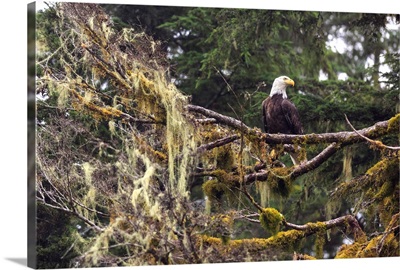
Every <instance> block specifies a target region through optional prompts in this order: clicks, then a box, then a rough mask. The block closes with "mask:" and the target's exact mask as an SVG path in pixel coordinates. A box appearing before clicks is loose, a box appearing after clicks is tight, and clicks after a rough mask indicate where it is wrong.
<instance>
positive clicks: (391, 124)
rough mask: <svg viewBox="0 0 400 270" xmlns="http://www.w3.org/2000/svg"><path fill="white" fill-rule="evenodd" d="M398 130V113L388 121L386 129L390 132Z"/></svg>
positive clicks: (399, 120) (399, 115) (399, 128)
mask: <svg viewBox="0 0 400 270" xmlns="http://www.w3.org/2000/svg"><path fill="white" fill-rule="evenodd" d="M399 130H400V113H398V114H396V115H395V116H393V117H392V118H390V119H389V121H388V128H387V131H388V132H389V133H391V132H398V131H399Z"/></svg>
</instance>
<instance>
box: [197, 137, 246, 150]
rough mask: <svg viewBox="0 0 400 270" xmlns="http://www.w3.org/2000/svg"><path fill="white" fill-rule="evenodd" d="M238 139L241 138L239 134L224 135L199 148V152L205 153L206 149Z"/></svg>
mask: <svg viewBox="0 0 400 270" xmlns="http://www.w3.org/2000/svg"><path fill="white" fill-rule="evenodd" d="M237 139H239V135H232V136H228V137H224V138H221V139H219V140H216V141H213V142H210V143H207V144H203V145H201V146H199V147H198V148H197V153H203V152H204V151H207V150H211V149H213V148H216V147H220V146H223V145H226V144H228V143H231V142H233V141H235V140H237Z"/></svg>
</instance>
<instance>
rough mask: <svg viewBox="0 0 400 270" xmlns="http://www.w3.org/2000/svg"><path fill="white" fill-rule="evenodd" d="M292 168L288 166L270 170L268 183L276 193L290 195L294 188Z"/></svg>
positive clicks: (284, 195)
mask: <svg viewBox="0 0 400 270" xmlns="http://www.w3.org/2000/svg"><path fill="white" fill-rule="evenodd" d="M290 172H291V169H290V168H286V167H277V168H273V169H271V170H270V171H269V174H268V180H267V182H268V185H269V187H270V190H271V192H272V193H273V194H274V195H279V196H282V197H288V196H289V194H290V192H291V190H292V186H293V185H292V178H291V175H290Z"/></svg>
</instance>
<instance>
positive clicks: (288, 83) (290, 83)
mask: <svg viewBox="0 0 400 270" xmlns="http://www.w3.org/2000/svg"><path fill="white" fill-rule="evenodd" d="M285 83H286V84H287V85H291V86H294V81H293V80H292V79H289V78H287V79H285Z"/></svg>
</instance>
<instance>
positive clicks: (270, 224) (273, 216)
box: [260, 208, 283, 235]
mask: <svg viewBox="0 0 400 270" xmlns="http://www.w3.org/2000/svg"><path fill="white" fill-rule="evenodd" d="M282 221H283V215H282V214H281V213H279V211H278V210H276V209H275V208H264V209H263V211H262V212H261V213H260V222H261V226H262V227H263V228H264V229H265V230H266V231H267V232H270V233H271V234H272V235H275V234H277V233H278V231H279V230H280V226H281V224H282Z"/></svg>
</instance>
